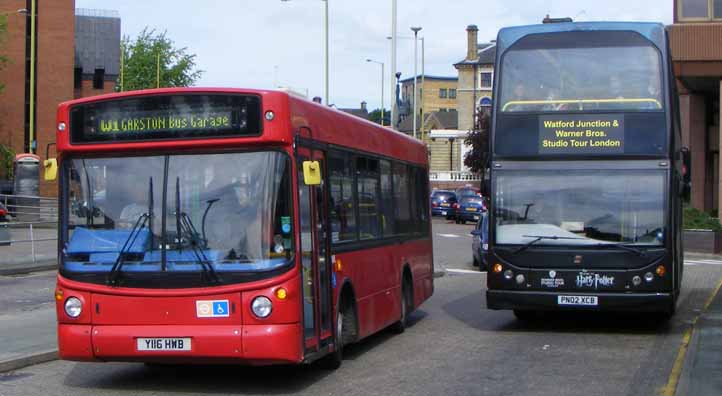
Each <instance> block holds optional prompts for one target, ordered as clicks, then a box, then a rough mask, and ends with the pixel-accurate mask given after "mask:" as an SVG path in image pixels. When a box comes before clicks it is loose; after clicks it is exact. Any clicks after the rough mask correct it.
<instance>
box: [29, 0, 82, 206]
mask: <svg viewBox="0 0 722 396" xmlns="http://www.w3.org/2000/svg"><path fill="white" fill-rule="evenodd" d="M39 3H41V4H40V5H39V7H38V11H39V14H38V29H39V30H38V104H37V120H38V122H37V140H38V146H37V154H38V155H40V160H41V161H42V160H44V159H45V147H46V146H47V144H48V143H50V142H55V122H56V113H57V108H58V104H59V103H60V102H64V101H67V100H71V99H73V68H74V65H75V0H55V1H42V2H39ZM50 155H51V156H54V151H52V152H51V153H50ZM41 180H42V179H41ZM40 193H41V194H42V195H55V194H57V187H56V183H54V182H53V183H46V182H41V184H40Z"/></svg>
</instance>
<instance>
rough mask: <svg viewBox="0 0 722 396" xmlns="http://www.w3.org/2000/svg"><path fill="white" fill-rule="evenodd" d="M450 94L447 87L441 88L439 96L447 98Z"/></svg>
mask: <svg viewBox="0 0 722 396" xmlns="http://www.w3.org/2000/svg"><path fill="white" fill-rule="evenodd" d="M448 96H449V93H448V90H447V89H446V88H441V89H440V90H439V98H441V99H446V98H447V97H448Z"/></svg>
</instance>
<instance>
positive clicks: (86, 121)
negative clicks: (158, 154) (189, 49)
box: [70, 94, 261, 144]
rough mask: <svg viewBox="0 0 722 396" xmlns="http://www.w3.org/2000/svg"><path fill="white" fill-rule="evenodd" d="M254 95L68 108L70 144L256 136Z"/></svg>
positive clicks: (131, 100)
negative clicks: (69, 109)
mask: <svg viewBox="0 0 722 396" xmlns="http://www.w3.org/2000/svg"><path fill="white" fill-rule="evenodd" d="M260 113H261V101H260V98H258V97H257V96H251V95H229V94H223V95H220V94H182V95H156V96H144V97H135V98H123V99H116V100H109V101H103V102H95V103H89V104H81V105H76V106H74V107H73V108H72V109H71V111H70V138H71V143H74V144H84V143H111V142H117V141H157V140H169V139H198V138H218V137H246V136H258V135H260V133H261V120H260Z"/></svg>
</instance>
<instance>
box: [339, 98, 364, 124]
mask: <svg viewBox="0 0 722 396" xmlns="http://www.w3.org/2000/svg"><path fill="white" fill-rule="evenodd" d="M339 110H341V111H343V112H344V113H349V114H352V115H355V116H356V117H361V118H363V119H364V120H368V119H369V109H368V107H367V103H366V102H365V101H363V102H361V107H360V108H358V109H351V108H349V109H341V108H339Z"/></svg>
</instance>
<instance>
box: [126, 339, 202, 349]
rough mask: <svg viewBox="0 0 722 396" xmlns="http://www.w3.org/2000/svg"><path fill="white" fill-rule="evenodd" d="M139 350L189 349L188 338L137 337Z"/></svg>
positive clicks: (189, 341) (189, 340)
mask: <svg viewBox="0 0 722 396" xmlns="http://www.w3.org/2000/svg"><path fill="white" fill-rule="evenodd" d="M136 346H137V348H138V350H139V351H190V350H191V339H190V338H137V339H136Z"/></svg>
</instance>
